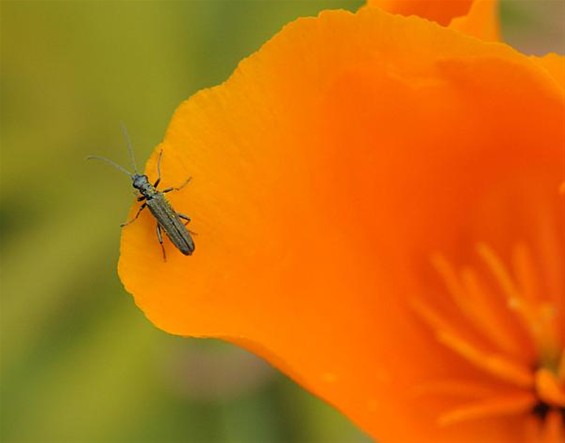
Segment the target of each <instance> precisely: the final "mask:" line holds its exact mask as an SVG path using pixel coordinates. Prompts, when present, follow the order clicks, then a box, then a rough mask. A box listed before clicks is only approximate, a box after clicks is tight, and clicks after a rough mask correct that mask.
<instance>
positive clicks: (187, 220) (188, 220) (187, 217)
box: [177, 212, 198, 235]
mask: <svg viewBox="0 0 565 443" xmlns="http://www.w3.org/2000/svg"><path fill="white" fill-rule="evenodd" d="M177 215H178V216H179V218H182V219H183V220H186V222H185V223H184V225H185V226H186V225H188V224H189V223H190V222H191V218H190V217H189V216H188V215H184V214H181V213H180V212H177ZM187 231H188V232H190V233H191V234H193V235H198V233H196V232H194V231H191V230H190V229H187Z"/></svg>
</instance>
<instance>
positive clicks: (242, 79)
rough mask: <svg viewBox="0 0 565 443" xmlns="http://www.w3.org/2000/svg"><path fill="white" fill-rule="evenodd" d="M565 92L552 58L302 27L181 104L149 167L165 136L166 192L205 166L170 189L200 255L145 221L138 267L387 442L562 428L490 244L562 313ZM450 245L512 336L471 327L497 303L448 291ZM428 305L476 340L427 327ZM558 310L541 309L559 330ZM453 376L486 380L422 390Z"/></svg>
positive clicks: (398, 29) (388, 29)
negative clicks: (549, 64)
mask: <svg viewBox="0 0 565 443" xmlns="http://www.w3.org/2000/svg"><path fill="white" fill-rule="evenodd" d="M563 97H564V96H563V90H562V88H561V87H560V85H559V83H558V82H556V81H554V80H553V78H552V77H551V73H550V72H549V71H548V70H546V69H545V68H544V67H543V66H541V65H540V64H538V63H536V62H535V61H533V60H531V59H530V58H528V57H525V56H523V55H521V54H519V53H517V52H516V51H514V50H513V49H511V48H509V47H507V46H505V45H502V44H497V45H493V44H489V43H487V42H484V41H481V40H478V39H475V38H472V37H469V36H466V35H464V34H463V33H461V32H456V31H454V30H452V29H448V28H445V27H442V26H440V25H438V24H436V23H432V22H429V21H427V20H423V19H420V18H417V17H411V18H405V17H402V16H398V15H392V14H388V13H385V12H383V11H382V10H380V9H378V8H364V9H362V10H361V11H359V12H358V13H356V14H351V13H347V12H344V11H333V12H326V13H323V14H321V15H320V16H319V17H317V18H311V19H300V20H297V21H296V22H293V23H291V24H290V25H288V26H287V27H285V28H284V29H283V30H282V31H281V32H280V33H279V34H277V35H276V36H275V37H274V38H273V39H272V40H270V41H269V42H268V43H267V44H265V46H264V47H263V48H261V50H259V51H258V52H257V53H256V54H253V55H252V56H251V57H249V58H248V59H246V60H244V61H242V62H241V63H240V65H239V67H238V68H237V70H236V71H235V72H234V74H233V75H232V76H231V77H230V79H229V80H227V81H226V82H225V83H224V84H222V85H220V86H218V87H215V88H212V89H208V90H203V91H201V92H199V93H198V94H196V95H195V96H194V97H192V98H191V99H189V100H187V101H186V102H184V103H182V104H181V105H180V106H179V108H178V109H177V111H176V113H175V115H174V117H173V119H172V121H171V123H170V126H169V128H168V130H167V134H166V137H165V139H164V140H163V142H162V143H161V145H160V146H159V147H158V148H157V149H156V151H155V152H154V155H153V156H152V158H151V159H150V161H149V162H148V164H147V169H146V171H147V173H148V174H149V176H150V177H154V176H155V167H156V165H155V162H156V158H157V153H158V151H159V149H161V148H162V149H163V150H164V160H163V165H162V176H163V185H164V186H174V185H178V184H179V183H181V182H182V181H183V180H184V179H185V178H186V177H187V176H189V175H190V176H192V177H193V179H192V182H191V184H190V185H189V186H188V187H187V188H186V190H183V191H182V192H177V193H171V194H170V198H171V200H172V203H173V204H174V206H175V207H176V208H179V209H180V208H182V210H183V211H186V212H187V213H189V214H190V216H191V217H192V223H191V229H192V230H194V231H195V232H197V233H198V235H197V236H196V237H195V242H196V251H195V253H194V254H193V256H191V257H184V256H182V255H181V254H179V253H177V252H176V251H174V250H172V251H171V252H170V253H169V254H168V261H167V262H166V263H165V262H163V260H162V257H161V252H160V250H159V248H158V246H157V245H156V243H155V238H154V235H155V234H154V232H155V225H154V221H153V220H151V218H150V217H148V216H147V215H146V214H143V215H141V216H140V218H139V220H138V222H136V223H134V224H132V225H131V226H129V227H128V228H127V229H124V231H123V235H122V242H121V256H120V263H119V273H120V277H121V279H122V281H123V283H124V285H125V287H126V289H127V290H128V291H129V292H131V293H132V294H133V295H134V298H135V302H136V303H137V304H138V306H139V307H140V308H141V309H142V310H143V311H144V313H145V314H146V315H147V317H148V318H149V319H150V320H151V321H152V322H154V323H155V324H156V325H157V326H158V327H160V328H162V329H163V330H165V331H168V332H170V333H174V334H179V335H183V336H210V337H219V338H224V339H227V340H230V341H232V342H235V343H238V344H240V345H242V346H245V347H246V348H248V349H251V350H252V351H254V352H256V353H258V354H259V355H262V356H263V357H265V358H266V359H267V360H269V361H270V362H271V363H273V364H274V365H275V366H277V367H278V368H279V369H281V370H283V371H284V372H286V373H287V374H289V375H290V376H291V377H293V378H294V379H295V380H297V381H298V382H299V383H301V384H302V385H303V386H304V387H306V388H307V389H309V390H310V391H312V392H313V393H315V394H316V395H318V396H320V397H322V398H323V399H325V400H326V401H328V402H329V403H331V404H333V405H335V406H336V407H337V408H338V409H339V410H341V411H342V412H344V413H345V414H346V415H347V416H349V417H350V418H351V419H352V420H354V421H355V422H356V423H357V424H359V426H361V427H362V428H363V429H364V430H366V431H367V432H368V433H369V434H370V435H371V436H373V437H375V438H376V439H379V441H381V442H383V443H386V442H399V441H400V442H404V441H419V442H434V443H435V442H439V443H447V442H453V441H457V442H461V443H471V442H473V443H474V442H477V441H493V442H497V443H498V442H503V443H506V442H507V443H510V442H520V441H523V440H524V439H525V437H524V436H525V435H526V433H527V432H530V431H528V430H527V429H526V428H528V426H529V428H528V429H530V430H531V432H538V431H539V432H542V431H540V429H542V428H543V429H545V427H547V429H554V427H555V426H557V425H559V422H558V424H557V425H555V424H554V423H553V421H551V420H556V419H553V418H551V419H550V417H553V416H554V414H553V411H554V410H553V409H552V408H549V412H547V411H546V410H545V409H543V408H542V409H543V410H542V411H541V412H540V411H538V410H539V409H540V408H538V409H535V407H536V405H535V404H534V402H535V401H537V400H538V399H539V397H538V396H537V394H536V393H535V391H534V385H535V383H534V382H533V381H532V380H534V375H535V374H534V372H533V368H535V365H536V364H538V363H539V361H540V360H539V359H538V357H539V355H538V345H539V343H538V342H539V340H538V337H537V336H536V337H532V335H531V333H530V332H531V331H530V330H529V329H528V328H525V327H524V321H523V319H524V318H525V317H522V316H520V315H518V314H519V313H517V312H515V311H513V310H512V309H513V308H512V306H508V304H507V303H506V301H507V297H506V295H507V294H506V293H504V291H503V290H501V286H500V283H501V278H500V276H501V275H502V274H500V273H499V274H496V273H493V272H492V265H493V263H494V261H492V260H491V261H490V262H488V263H485V262H484V261H481V260H480V259H479V258H477V254H476V251H475V245H476V244H477V243H479V242H484V244H485V245H488V247H489V248H491V250H492V251H493V254H496V257H497V260H496V263H498V264H497V266H498V267H499V268H500V267H504V269H506V271H505V272H507V273H508V275H509V278H511V279H512V281H511V283H512V287H514V286H516V287H517V288H518V290H521V288H520V286H519V285H518V283H517V282H530V283H528V285H527V286H528V287H532V288H534V287H535V286H536V285H535V284H534V283H535V282H538V281H539V282H541V283H540V285H539V286H540V288H541V291H539V294H538V293H535V294H536V295H535V296H533V295H532V297H534V300H535V302H536V304H535V305H536V306H538V305H539V306H546V305H549V306H550V307H551V308H552V310H554V311H555V313H556V314H555V317H552V318H553V320H551V322H555V324H557V325H559V324H561V323H560V321H561V320H562V319H563V318H564V317H563V304H564V298H565V297H564V296H563V295H564V294H563V292H564V291H563V290H562V285H560V280H561V279H562V277H563V275H562V273H561V272H562V267H561V264H562V262H561V260H562V257H563V253H564V251H563V249H562V248H561V245H562V244H563V243H564V241H565V238H564V237H565V233H564V232H563V231H564V230H563V226H564V224H563V223H564V220H565V214H564V213H563V208H562V197H561V196H559V195H558V193H557V192H556V190H557V189H558V187H559V185H560V184H561V183H562V181H563V177H564V176H565V174H564V171H563V163H562V159H563V155H564V153H565V146H563V140H564V137H565V128H564V127H563V115H564V110H565V107H564V101H563ZM135 209H136V208H132V212H133V211H135ZM517 244H523V245H527V246H528V248H530V249H528V251H529V252H528V254H527V258H526V259H524V258H523V257H521V258H520V256H515V255H514V250H515V248H516V245H517ZM165 247H166V248H167V251H168V252H169V251H170V249H171V248H170V245H169V244H168V242H166V243H165ZM434 251H441V253H442V255H443V256H444V257H447V258H448V259H449V262H450V263H453V265H452V269H453V270H454V272H455V273H456V275H455V276H454V278H461V280H460V281H459V280H458V286H460V287H461V288H462V289H461V290H464V291H466V293H467V294H468V296H471V297H474V296H477V297H479V298H480V297H482V298H480V300H481V306H480V307H478V308H477V309H482V310H484V311H486V312H488V316H489V318H492V319H493V321H495V322H497V323H498V324H494V325H492V327H493V328H497V327H500V328H503V329H504V331H503V332H502V333H500V334H490V333H485V332H484V331H483V330H482V329H484V326H482V324H481V322H479V321H468V320H469V319H471V320H472V319H473V316H476V312H477V311H472V310H469V312H466V311H465V310H466V309H468V308H467V306H468V305H469V304H468V303H467V304H466V303H465V302H457V296H451V295H450V294H449V293H448V291H449V288H447V289H446V285H445V282H444V281H443V280H442V275H438V272H437V269H434V267H433V266H432V265H431V264H430V262H429V257H430V256H431V255H432V254H433V252H434ZM512 263H519V265H518V266H517V267H518V268H519V269H523V270H522V271H520V272H519V276H516V275H515V272H514V270H513V268H511V266H510V265H509V264H512ZM520 263H521V264H520ZM459 267H462V268H463V269H462V270H461V272H460V274H461V275H459V274H458V273H459ZM485 268H486V269H485ZM524 269H525V270H524ZM502 280H504V279H502ZM502 289H504V288H502ZM526 292H527V294H526V293H524V294H522V292H520V300H522V299H524V300H530V299H529V298H528V297H530V295H531V294H530V292H531V293H532V294H533V293H534V292H535V291H533V290H530V289H528V291H526ZM477 294H479V295H477ZM491 297H492V299H493V302H492V303H489V301H488V300H489V299H490V298H491ZM414 299H417V300H418V301H419V302H420V304H421V305H422V306H425V307H426V308H427V309H428V312H431V313H436V314H438V315H437V316H436V317H437V318H440V316H439V314H441V318H445V319H448V320H450V321H451V322H455V323H454V326H456V328H455V332H456V334H451V335H449V334H446V332H445V331H443V330H435V329H434V327H435V325H433V324H430V322H426V321H422V320H423V319H422V316H420V315H419V314H418V313H417V312H415V310H414V308H413V306H414V304H413V303H412V302H413V300H414ZM453 300H455V302H453ZM543 312H545V311H543V309H542V310H540V315H539V316H538V317H532V318H531V320H532V321H534V323H535V321H536V320H539V322H540V324H542V325H545V323H544V322H545V321H546V320H545V316H544V315H542V314H543ZM528 318H529V317H528ZM430 326H432V327H430ZM450 326H453V325H451V324H450ZM546 326H547V336H553V335H555V334H553V332H552V331H553V330H554V329H553V328H552V327H550V326H553V323H552V324H551V325H546ZM546 326H544V327H546ZM438 328H441V325H439V324H438ZM557 329H558V328H557ZM446 337H447V338H446ZM438 338H439V339H438ZM563 339H564V337H563V331H562V330H561V329H558V335H557V337H556V342H555V343H552V344H551V346H550V350H549V351H551V352H549V354H548V355H549V357H548V359H547V360H544V364H545V362H546V361H547V362H549V361H553V360H552V359H553V357H554V355H556V352H557V350H558V349H556V346H562V345H563ZM499 344H501V347H499ZM542 345H545V343H542ZM542 347H543V346H542ZM492 355H495V356H496V358H495V359H491V360H490V361H487V362H486V364H478V359H479V358H480V356H487V357H488V356H492ZM544 367H545V366H544ZM434 383H435V385H436V386H439V385H442V383H443V386H446V385H448V386H452V387H453V386H460V385H461V384H462V383H466V384H467V385H468V386H469V387H471V386H477V387H478V388H477V390H476V391H474V392H471V394H472V395H468V394H469V393H467V392H463V393H458V392H457V391H456V390H451V391H450V392H446V390H438V391H433V392H431V391H430V393H429V394H426V395H418V394H417V392H421V391H422V389H421V387H422V386H432V385H434ZM544 386H545V385H544ZM526 391H527V393H526V394H525V392H526ZM544 392H545V391H544ZM528 393H529V394H528ZM511 398H520V402H521V405H523V404H527V405H530V406H532V408H530V409H529V410H528V408H527V407H521V408H519V409H520V410H519V411H518V410H517V409H516V408H513V407H511V405H510V406H509V403H508V401H507V400H508V399H511ZM471 400H472V401H471ZM465 405H469V406H470V408H469V409H466V410H465V409H464V406H465ZM473 405H475V406H473ZM542 406H544V408H545V407H546V406H547V405H546V404H545V403H543V402H542ZM457 411H459V412H457ZM485 411H486V413H485ZM544 411H545V412H544ZM479 412H480V413H479ZM542 412H543V413H542ZM450 413H451V414H455V415H457V417H458V420H454V419H452V420H447V419H445V417H446V416H447V417H449V414H450ZM446 414H447V415H446ZM485 414H486V415H485ZM455 415H452V416H451V417H452V418H453V417H454V416H455ZM442 417H444V419H445V420H447V422H448V423H449V422H450V424H446V423H443V424H444V425H442ZM462 418H465V419H462ZM528 423H530V424H528ZM532 423H533V424H532ZM543 432H545V431H543ZM549 432H550V431H547V432H546V434H548V433H549ZM551 432H553V431H551ZM548 435H549V434H548Z"/></svg>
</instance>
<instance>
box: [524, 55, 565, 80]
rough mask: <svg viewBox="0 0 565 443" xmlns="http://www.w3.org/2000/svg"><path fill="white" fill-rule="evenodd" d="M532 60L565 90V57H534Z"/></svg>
mask: <svg viewBox="0 0 565 443" xmlns="http://www.w3.org/2000/svg"><path fill="white" fill-rule="evenodd" d="M532 60H533V61H534V62H536V63H538V64H539V65H540V66H542V67H543V68H544V69H546V70H547V72H548V73H549V75H551V76H552V77H553V79H554V80H555V81H556V82H557V83H558V84H559V85H560V86H561V88H562V89H565V56H563V55H558V54H547V55H544V56H543V57H535V56H532Z"/></svg>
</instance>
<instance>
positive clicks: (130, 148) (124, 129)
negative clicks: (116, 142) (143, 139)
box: [120, 123, 137, 174]
mask: <svg viewBox="0 0 565 443" xmlns="http://www.w3.org/2000/svg"><path fill="white" fill-rule="evenodd" d="M120 126H121V127H122V134H123V135H124V138H125V139H126V143H127V145H128V152H129V158H130V159H131V165H132V166H133V170H134V171H135V173H136V174H137V165H136V164H135V156H134V155H133V148H132V146H131V138H129V134H128V130H127V129H126V125H124V124H123V123H121V124H120Z"/></svg>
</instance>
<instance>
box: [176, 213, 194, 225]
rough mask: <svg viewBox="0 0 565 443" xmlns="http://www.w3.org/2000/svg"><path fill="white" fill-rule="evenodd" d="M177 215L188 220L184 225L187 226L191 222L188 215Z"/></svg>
mask: <svg viewBox="0 0 565 443" xmlns="http://www.w3.org/2000/svg"><path fill="white" fill-rule="evenodd" d="M177 215H178V216H179V218H182V219H183V220H186V223H185V224H184V225H185V226H186V225H188V224H189V223H190V222H191V218H190V217H189V216H188V215H184V214H181V213H180V212H177Z"/></svg>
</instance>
